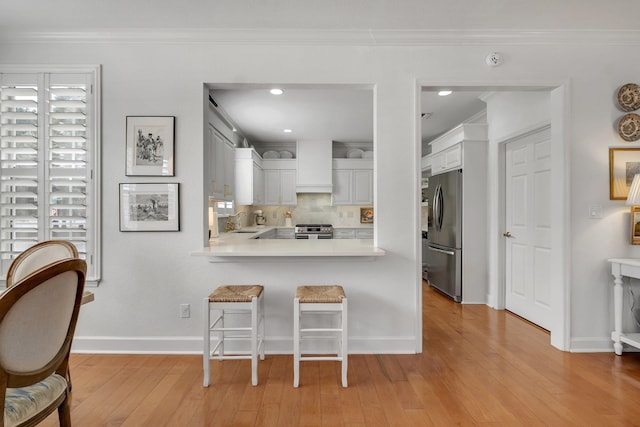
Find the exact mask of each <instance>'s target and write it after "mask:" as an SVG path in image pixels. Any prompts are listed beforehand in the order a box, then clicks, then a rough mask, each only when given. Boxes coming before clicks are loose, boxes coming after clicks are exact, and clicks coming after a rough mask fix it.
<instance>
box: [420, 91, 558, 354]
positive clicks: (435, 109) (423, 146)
mask: <svg viewBox="0 0 640 427" xmlns="http://www.w3.org/2000/svg"><path fill="white" fill-rule="evenodd" d="M443 89H447V90H449V91H451V93H450V94H448V95H446V96H441V95H438V92H440V91H441V90H443ZM456 95H458V97H457V98H456ZM566 96H567V95H566V88H565V87H564V86H562V85H531V86H517V87H515V86H493V85H492V86H459V85H458V86H456V85H450V86H444V85H441V84H439V85H437V86H435V85H429V84H422V85H421V86H420V87H419V98H420V102H419V104H420V111H419V114H418V119H417V120H418V122H419V124H418V126H417V129H418V133H419V144H418V147H417V152H418V153H419V158H420V160H419V165H420V166H419V169H418V173H417V175H418V176H417V179H416V182H417V185H418V191H416V193H418V194H419V199H420V200H419V203H418V208H417V209H419V213H418V214H417V215H416V217H417V218H418V220H417V222H418V225H417V227H418V229H419V230H420V232H421V234H424V233H422V232H423V231H425V230H426V231H427V233H426V234H427V235H426V238H427V239H431V236H429V231H430V230H435V229H434V224H433V223H432V224H430V218H433V213H434V212H433V210H434V207H437V201H434V200H430V196H431V197H433V194H434V192H433V189H430V188H429V186H430V182H429V181H430V177H431V176H434V175H439V174H443V173H446V172H447V171H449V170H457V169H460V170H461V171H462V172H461V173H462V175H463V176H464V175H465V171H467V170H468V172H469V173H472V172H475V173H477V172H478V170H479V169H480V170H484V173H485V175H484V176H483V175H482V173H480V174H479V175H478V176H479V177H480V178H479V179H481V180H483V182H484V184H485V186H484V194H482V198H480V199H478V198H476V199H472V203H473V210H471V211H469V210H463V215H464V214H465V213H466V215H467V217H468V216H469V215H473V216H474V217H475V218H474V220H475V221H473V222H471V221H466V222H465V221H464V219H463V220H462V227H463V228H462V231H461V233H462V234H463V236H465V235H469V236H471V237H473V236H474V234H477V233H476V232H475V231H473V229H472V228H473V227H475V229H481V230H485V231H486V233H485V236H484V237H483V236H482V233H480V236H479V237H478V236H476V238H478V239H481V240H482V241H481V242H480V243H479V244H480V245H481V247H483V248H484V250H485V253H486V260H484V261H483V262H482V263H481V265H480V266H475V267H474V268H475V269H471V270H469V269H466V270H467V271H466V276H465V274H464V273H465V271H464V270H463V274H462V277H461V281H462V297H461V303H462V304H486V305H488V306H490V307H492V308H495V309H499V310H503V309H509V308H510V307H509V306H508V304H509V302H508V298H507V291H508V292H513V291H514V289H515V291H517V292H521V291H523V288H522V286H521V285H523V283H517V285H518V286H516V287H515V288H514V287H513V286H512V285H513V283H512V279H513V277H512V276H511V275H512V274H513V272H514V270H513V267H514V258H513V257H509V258H508V257H507V255H508V254H507V246H508V244H507V242H509V245H510V246H513V245H512V243H514V242H515V241H516V240H517V239H515V238H513V236H514V235H513V232H511V235H509V230H506V227H507V226H508V225H509V226H511V225H512V222H509V221H508V218H507V215H510V217H509V220H511V219H513V218H512V216H513V214H514V212H516V213H519V214H522V213H524V211H523V209H525V210H526V211H527V212H528V213H529V215H530V216H531V217H532V218H536V219H543V220H544V221H538V222H537V223H536V224H534V226H533V228H532V230H533V231H532V232H533V233H534V235H537V234H539V233H541V232H542V231H541V229H539V228H536V225H540V223H544V225H545V227H546V231H549V230H551V231H552V232H551V233H549V234H550V238H549V239H548V244H546V246H545V247H544V248H543V249H544V250H541V249H540V248H536V249H534V251H536V252H535V255H539V256H542V254H543V252H544V256H545V257H546V258H545V259H547V260H548V276H547V283H548V285H549V286H548V287H547V288H546V289H545V290H544V292H546V293H547V294H546V295H544V299H542V298H537V299H536V298H534V299H533V303H534V304H535V303H537V302H539V301H538V300H544V301H545V302H546V303H547V305H548V308H549V313H548V317H547V319H546V321H547V322H548V323H547V327H548V329H549V331H550V333H551V344H552V345H553V346H555V347H557V348H559V349H561V350H568V349H569V333H568V331H569V310H568V301H569V300H568V283H569V280H568V271H567V269H566V268H565V265H566V263H565V262H564V261H565V260H566V259H567V256H568V254H567V251H566V247H567V245H566V237H565V235H566V230H568V219H567V218H568V217H567V212H568V207H567V199H568V197H567V190H566V184H567V182H568V178H567V177H566V176H565V175H566V173H567V171H568V168H567V167H566V162H567V158H566V155H565V151H566V150H565V147H566V144H567V143H566V137H565V129H566V117H567V114H566V111H565V108H566V107H565V103H564V99H566ZM447 120H449V121H448V122H447ZM443 123H444V124H445V125H443ZM465 124H468V125H473V126H470V128H474V127H477V128H482V126H484V127H485V132H486V133H485V139H484V142H483V144H486V152H484V153H483V151H482V150H480V151H479V152H478V151H475V152H474V154H470V153H466V155H465V152H464V149H465V148H467V147H466V146H467V145H468V146H469V147H472V146H474V144H473V143H472V142H469V143H466V142H464V141H465V138H464V136H462V137H461V136H460V135H464V134H465V132H466V129H464V128H465V126H463V125H465ZM461 125H462V126H461ZM475 125H479V126H475ZM544 126H547V128H548V144H547V145H546V147H547V148H548V150H549V152H548V157H547V159H546V160H545V161H546V162H547V166H548V170H546V172H545V173H546V175H545V179H546V180H548V181H547V182H553V185H551V186H550V191H549V192H548V194H547V195H546V197H545V198H544V199H541V200H539V201H537V202H536V204H535V205H533V206H529V207H527V206H525V205H523V204H522V203H521V202H522V199H521V195H522V191H524V190H523V188H522V187H520V188H519V189H517V188H515V187H513V186H512V185H509V186H507V184H506V180H507V167H506V161H507V154H506V153H507V149H506V147H507V143H508V142H509V141H513V140H514V139H517V138H518V137H520V136H526V135H527V134H530V133H532V132H534V131H535V130H536V129H540V128H541V127H544ZM466 133H471V132H470V131H469V132H466ZM471 139H474V141H476V142H477V141H480V140H482V138H481V137H480V136H478V135H475V136H472V137H471ZM458 144H459V145H461V146H462V147H461V150H459V151H458V152H457V153H455V148H452V147H454V146H456V145H458ZM447 150H450V151H447ZM470 151H473V149H470ZM442 153H445V154H448V155H449V157H448V158H447V155H444V156H443V155H442ZM478 153H479V154H478ZM522 155H523V153H518V154H517V155H516V160H517V162H519V161H521V160H522ZM457 156H459V157H457ZM467 175H468V174H467ZM514 179H515V178H514ZM518 179H519V178H518ZM536 179H538V178H536V177H535V176H534V178H533V180H534V181H533V182H531V181H530V182H529V184H530V185H531V187H530V188H531V189H534V190H535V188H536V185H539V184H541V183H540V182H538V183H536V182H535V180H536ZM520 184H522V182H520ZM425 187H426V188H425ZM425 190H426V191H425ZM462 192H463V193H464V189H463V190H462ZM508 192H511V195H510V196H508V195H507V193H508ZM514 197H515V198H514ZM518 197H520V199H519V198H518ZM463 201H464V200H463ZM434 202H435V203H434ZM434 205H435V206H434ZM551 206H553V207H554V209H551ZM514 209H516V210H515V211H514ZM440 213H441V212H440ZM478 213H479V214H478ZM467 219H468V218H467ZM431 222H433V221H431ZM476 231H477V230H476ZM546 231H545V232H546ZM433 234H434V235H435V232H434V233H433ZM462 240H463V241H465V242H469V239H465V238H464V237H463V239H462ZM427 246H429V242H426V243H425V242H424V241H421V243H420V244H419V245H418V252H417V253H419V254H420V256H419V258H418V259H419V260H420V261H419V262H418V263H419V264H420V267H419V268H418V269H417V270H419V271H418V272H417V276H418V277H417V283H418V286H417V292H418V295H417V296H418V298H416V300H417V301H418V304H419V305H420V307H418V310H417V312H418V317H419V318H420V321H421V320H422V306H421V302H422V298H421V292H422V289H421V287H422V286H421V285H422V277H423V275H424V274H425V273H424V271H423V270H424V269H426V270H427V272H426V276H427V277H428V276H429V269H431V270H432V271H434V272H436V271H438V269H442V268H444V267H443V264H438V263H437V262H435V261H434V262H432V260H430V254H431V252H427V253H426V254H425V253H424V251H423V248H425V247H427ZM477 253H478V252H477V251H475V252H474V254H477ZM523 253H524V252H522V253H520V255H521V256H520V258H516V260H518V259H520V260H521V259H524V258H523V256H522V254H523ZM425 255H426V256H425ZM470 259H472V256H471V255H470V254H469V253H466V254H465V251H464V246H463V249H462V260H461V265H463V266H464V265H465V263H469V260H470ZM423 264H424V265H425V267H424V268H423V267H422V265H423ZM515 267H516V268H520V267H519V266H518V265H515ZM521 273H522V271H520V276H519V277H523V276H522V274H521ZM470 277H471V278H472V279H471V280H470ZM465 279H466V280H465ZM541 283H542V281H538V282H537V283H533V285H540V284H541ZM465 284H466V287H465ZM507 286H510V287H509V288H508V287H507ZM472 287H475V288H476V289H471V288H472ZM465 290H466V292H465ZM534 290H535V291H536V292H539V293H538V294H537V296H538V297H540V296H541V292H542V291H543V290H542V289H534ZM516 313H517V314H518V315H521V316H523V314H522V313H519V312H517V311H516ZM523 317H525V318H527V314H526V312H525V313H524V316H523ZM425 318H426V319H428V315H427V316H426V317H425ZM528 320H533V319H528ZM534 321H535V320H534ZM418 328H419V329H420V331H421V324H420V325H419V326H418ZM419 335H420V336H421V335H422V333H420V334H419ZM419 340H421V337H420V339H419ZM419 348H420V350H421V345H419Z"/></svg>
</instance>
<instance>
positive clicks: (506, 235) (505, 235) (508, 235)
mask: <svg viewBox="0 0 640 427" xmlns="http://www.w3.org/2000/svg"><path fill="white" fill-rule="evenodd" d="M502 235H503V236H504V237H511V232H510V231H507V232H505V233H502Z"/></svg>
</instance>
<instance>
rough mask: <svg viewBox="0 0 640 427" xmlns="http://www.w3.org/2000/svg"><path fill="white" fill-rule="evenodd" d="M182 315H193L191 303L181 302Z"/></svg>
mask: <svg viewBox="0 0 640 427" xmlns="http://www.w3.org/2000/svg"><path fill="white" fill-rule="evenodd" d="M180 317H183V318H186V317H191V307H190V306H189V304H180Z"/></svg>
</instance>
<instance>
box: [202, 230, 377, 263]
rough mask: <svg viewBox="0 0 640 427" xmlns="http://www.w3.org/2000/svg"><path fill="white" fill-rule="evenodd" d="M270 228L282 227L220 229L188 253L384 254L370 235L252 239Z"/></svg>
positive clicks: (234, 255)
mask: <svg viewBox="0 0 640 427" xmlns="http://www.w3.org/2000/svg"><path fill="white" fill-rule="evenodd" d="M273 228H285V227H264V228H258V227H251V228H244V229H242V230H244V231H253V230H257V232H256V233H237V232H232V233H221V234H220V237H218V238H215V239H211V240H209V247H205V248H202V249H200V250H196V251H193V252H191V255H193V256H205V257H349V256H356V257H361V256H365V257H372V256H383V255H385V251H384V249H381V248H377V247H375V246H373V240H372V239H309V240H307V239H300V240H297V239H253V238H254V237H256V236H258V235H260V234H261V233H262V232H266V231H269V230H271V229H273ZM340 228H343V227H340ZM344 228H355V227H344ZM242 230H241V231H242Z"/></svg>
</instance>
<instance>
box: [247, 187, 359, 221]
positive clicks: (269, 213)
mask: <svg viewBox="0 0 640 427" xmlns="http://www.w3.org/2000/svg"><path fill="white" fill-rule="evenodd" d="M360 207H364V206H332V205H331V194H324V193H322V194H316V193H302V194H298V204H297V205H296V206H238V211H243V212H245V213H246V214H245V215H242V216H241V222H242V226H243V227H250V226H253V225H254V215H253V211H255V210H257V209H261V210H262V211H264V216H265V217H266V218H267V224H266V225H267V226H281V227H284V225H285V213H286V212H291V223H292V224H293V225H296V224H332V225H333V226H334V227H360V226H371V224H361V223H360Z"/></svg>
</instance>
